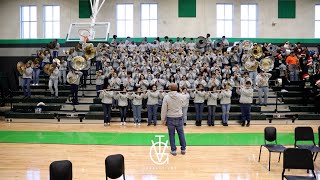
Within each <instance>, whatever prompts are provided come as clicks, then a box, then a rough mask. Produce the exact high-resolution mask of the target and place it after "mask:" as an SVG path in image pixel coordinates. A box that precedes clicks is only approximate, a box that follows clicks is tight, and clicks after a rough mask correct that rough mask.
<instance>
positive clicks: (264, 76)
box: [256, 70, 271, 106]
mask: <svg viewBox="0 0 320 180" xmlns="http://www.w3.org/2000/svg"><path fill="white" fill-rule="evenodd" d="M270 77H271V74H270V73H264V72H263V70H260V73H259V74H258V75H257V79H256V83H257V86H258V87H259V90H258V93H259V103H260V105H262V104H263V105H264V106H267V103H268V92H269V78H270ZM262 96H263V97H264V101H262Z"/></svg>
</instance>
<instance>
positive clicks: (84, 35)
mask: <svg viewBox="0 0 320 180" xmlns="http://www.w3.org/2000/svg"><path fill="white" fill-rule="evenodd" d="M78 33H79V37H80V43H81V42H82V43H86V42H88V41H89V35H90V31H89V30H87V29H79V30H78Z"/></svg>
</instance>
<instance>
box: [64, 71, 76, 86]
mask: <svg viewBox="0 0 320 180" xmlns="http://www.w3.org/2000/svg"><path fill="white" fill-rule="evenodd" d="M75 73H76V72H75ZM78 78H79V74H77V73H76V75H75V76H71V77H69V78H68V79H67V82H68V83H69V84H74V83H76V81H77V79H78Z"/></svg>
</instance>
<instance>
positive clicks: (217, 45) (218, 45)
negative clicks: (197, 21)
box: [213, 39, 223, 51]
mask: <svg viewBox="0 0 320 180" xmlns="http://www.w3.org/2000/svg"><path fill="white" fill-rule="evenodd" d="M213 47H214V48H215V49H216V50H218V51H221V50H222V49H223V41H222V40H221V39H216V40H215V41H214V43H213Z"/></svg>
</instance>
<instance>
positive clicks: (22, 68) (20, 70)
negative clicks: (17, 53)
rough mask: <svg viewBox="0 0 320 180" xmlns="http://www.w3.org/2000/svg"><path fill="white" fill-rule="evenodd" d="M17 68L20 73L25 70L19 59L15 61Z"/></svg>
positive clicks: (24, 65)
mask: <svg viewBox="0 0 320 180" xmlns="http://www.w3.org/2000/svg"><path fill="white" fill-rule="evenodd" d="M17 70H18V71H19V73H20V74H21V75H22V74H23V73H24V72H25V71H26V64H25V63H23V62H22V61H19V62H18V63H17Z"/></svg>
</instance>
